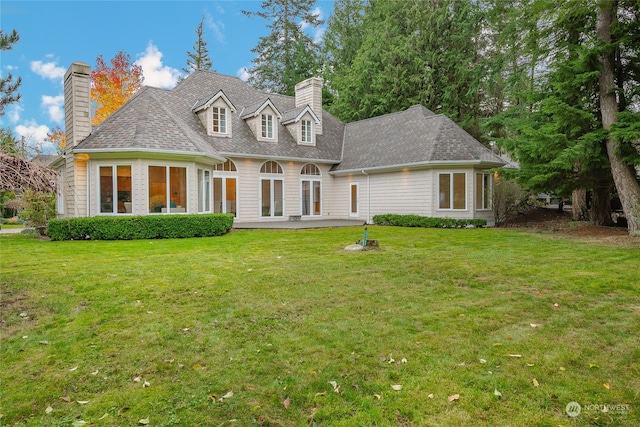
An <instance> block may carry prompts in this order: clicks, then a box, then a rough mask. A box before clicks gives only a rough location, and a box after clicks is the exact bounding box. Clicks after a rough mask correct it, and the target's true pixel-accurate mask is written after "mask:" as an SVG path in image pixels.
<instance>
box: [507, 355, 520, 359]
mask: <svg viewBox="0 0 640 427" xmlns="http://www.w3.org/2000/svg"><path fill="white" fill-rule="evenodd" d="M507 356H509V357H516V358H520V357H522V355H521V354H507Z"/></svg>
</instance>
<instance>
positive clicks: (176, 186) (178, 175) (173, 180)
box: [169, 167, 187, 212]
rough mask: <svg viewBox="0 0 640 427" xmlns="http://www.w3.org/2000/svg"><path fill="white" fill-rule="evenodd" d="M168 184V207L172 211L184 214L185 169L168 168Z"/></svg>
mask: <svg viewBox="0 0 640 427" xmlns="http://www.w3.org/2000/svg"><path fill="white" fill-rule="evenodd" d="M169 184H170V186H171V187H170V193H169V197H170V199H169V206H170V207H171V209H174V211H180V212H185V210H186V208H187V168H175V167H171V168H169ZM182 209H184V210H182Z"/></svg>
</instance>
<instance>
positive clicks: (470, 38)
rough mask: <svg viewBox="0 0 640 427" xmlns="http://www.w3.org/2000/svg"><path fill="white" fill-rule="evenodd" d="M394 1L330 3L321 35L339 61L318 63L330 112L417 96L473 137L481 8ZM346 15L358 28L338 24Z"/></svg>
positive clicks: (361, 112)
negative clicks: (331, 98) (333, 14)
mask: <svg viewBox="0 0 640 427" xmlns="http://www.w3.org/2000/svg"><path fill="white" fill-rule="evenodd" d="M398 5H399V3H398V2H396V1H393V0H376V1H374V0H372V1H371V3H370V5H369V6H368V7H366V6H365V7H363V6H362V5H361V4H359V3H355V4H352V3H349V2H346V3H344V4H343V3H339V4H338V6H339V7H342V9H339V11H340V12H341V15H339V17H340V20H338V19H336V23H335V25H334V26H331V27H329V28H328V30H327V34H326V35H325V38H326V40H329V41H330V42H331V43H332V45H331V46H330V48H331V49H330V50H329V52H330V53H334V55H333V59H334V60H337V61H342V63H340V62H336V64H335V65H334V64H330V65H328V66H326V67H325V68H330V69H331V81H330V85H331V88H332V89H333V90H334V91H335V93H336V99H335V102H334V106H333V109H332V112H333V113H334V114H336V115H337V116H338V117H340V118H341V119H342V120H344V121H352V120H359V119H363V118H367V117H372V116H377V115H381V114H386V113H390V112H394V111H400V110H403V109H406V108H407V107H409V106H411V105H414V104H423V105H425V106H426V107H427V108H429V109H431V110H433V111H434V112H436V113H444V114H447V115H449V116H450V117H451V118H452V119H453V120H454V121H456V122H457V123H459V124H461V125H462V126H463V127H464V128H465V129H466V130H467V131H469V132H470V133H471V134H472V135H474V136H476V137H478V138H480V137H481V130H480V126H479V117H480V116H481V115H482V112H481V106H482V99H481V98H482V90H481V84H482V83H483V82H482V75H483V73H484V72H483V67H484V65H483V63H482V57H481V56H480V52H481V49H482V38H481V37H480V35H481V25H480V24H481V22H482V14H483V11H482V9H481V8H480V7H479V6H478V4H477V3H476V2H471V1H464V2H463V1H456V2H452V1H448V0H411V1H404V2H402V3H400V5H401V7H398ZM362 11H364V15H361V14H362V13H363V12H362ZM345 15H346V17H345ZM337 16H338V15H337ZM361 16H362V17H361ZM350 20H353V21H355V22H356V23H358V24H357V25H359V29H358V30H357V31H359V32H360V33H361V34H362V35H361V36H358V35H354V34H350V33H348V32H347V31H346V30H345V29H344V26H345V24H342V25H338V24H339V23H343V22H349V21H350ZM359 37H361V39H360V38H359ZM382 41H384V42H382ZM334 46H338V48H335V47H334ZM354 51H355V54H354ZM336 52H337V53H338V54H343V53H344V56H340V55H336V54H335V53H336ZM349 62H350V64H349Z"/></svg>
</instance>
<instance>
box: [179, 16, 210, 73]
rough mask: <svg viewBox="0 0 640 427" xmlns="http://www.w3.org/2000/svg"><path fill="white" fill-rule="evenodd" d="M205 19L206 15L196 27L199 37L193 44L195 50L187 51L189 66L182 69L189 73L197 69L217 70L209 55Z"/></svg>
mask: <svg viewBox="0 0 640 427" xmlns="http://www.w3.org/2000/svg"><path fill="white" fill-rule="evenodd" d="M204 21H205V17H204V16H203V17H202V20H201V21H200V24H198V28H196V35H197V36H198V38H197V39H196V41H195V43H194V44H193V48H192V49H193V50H192V51H191V52H187V66H186V67H185V68H183V69H182V71H184V72H185V73H186V74H187V75H189V74H191V73H193V72H194V71H195V70H205V71H209V70H211V71H215V70H214V69H213V62H211V58H210V57H209V50H208V49H207V41H206V40H205V39H204Z"/></svg>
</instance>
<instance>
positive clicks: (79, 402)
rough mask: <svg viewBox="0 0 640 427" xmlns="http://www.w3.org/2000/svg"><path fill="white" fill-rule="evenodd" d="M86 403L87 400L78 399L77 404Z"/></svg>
mask: <svg viewBox="0 0 640 427" xmlns="http://www.w3.org/2000/svg"><path fill="white" fill-rule="evenodd" d="M87 403H89V401H88V400H78V404H79V405H86V404H87Z"/></svg>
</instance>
